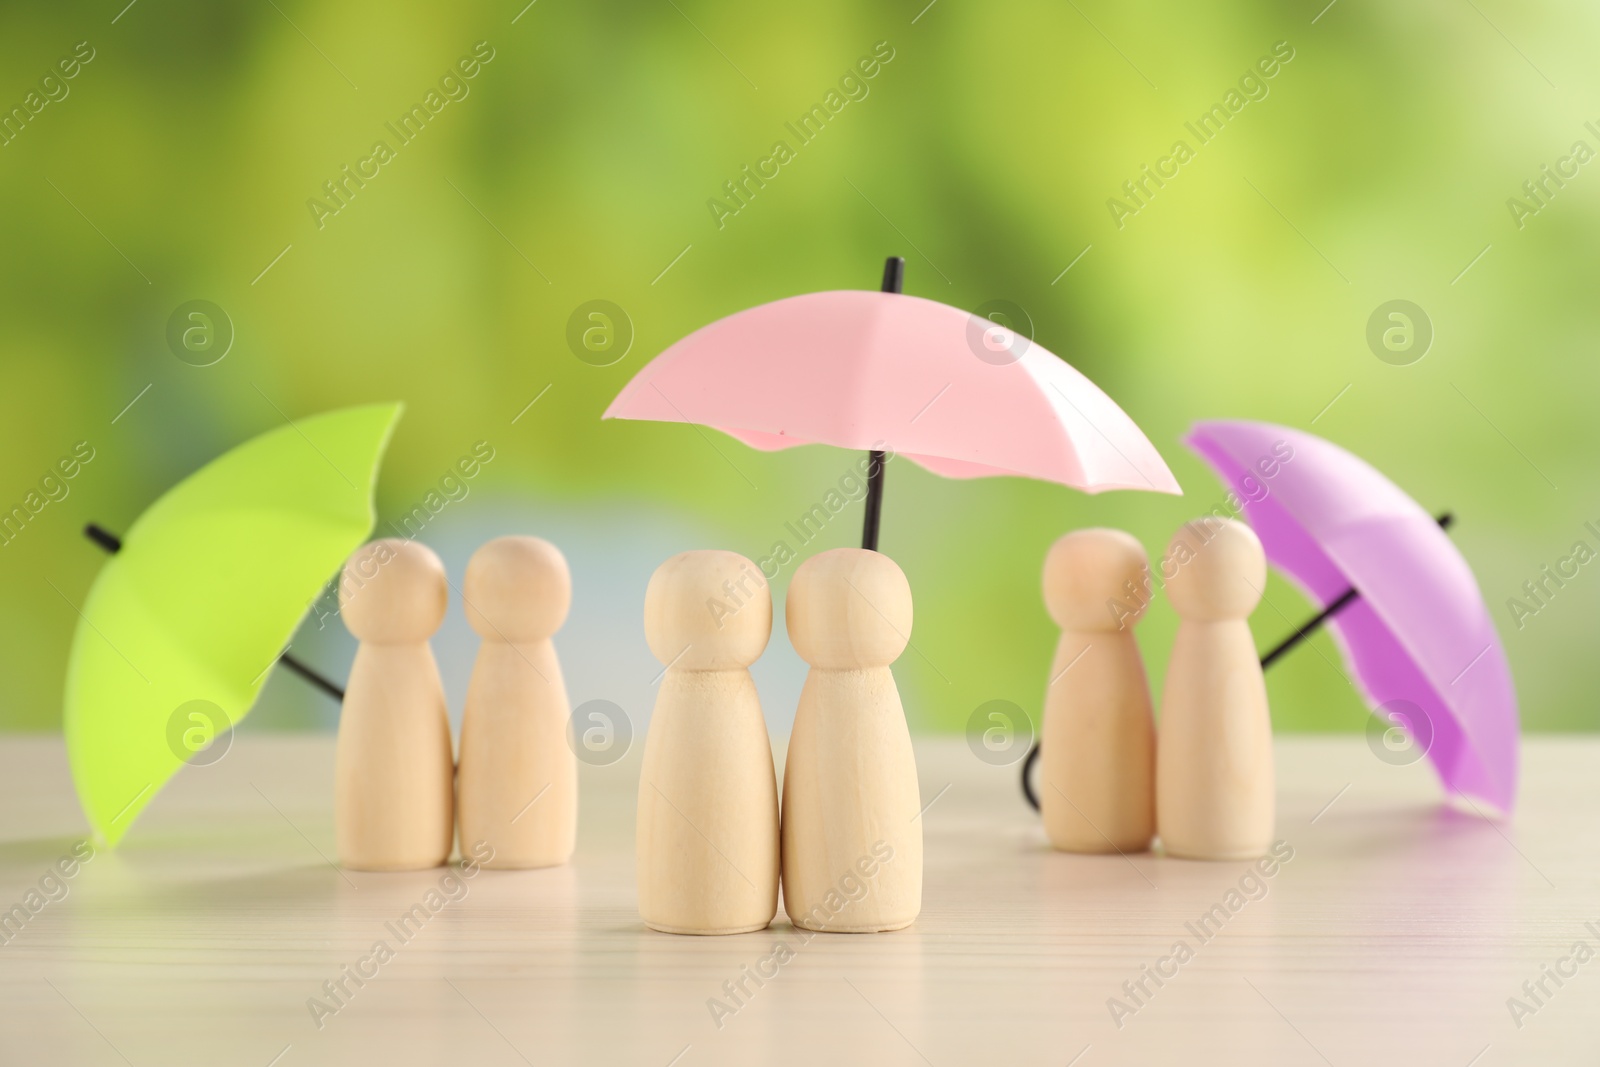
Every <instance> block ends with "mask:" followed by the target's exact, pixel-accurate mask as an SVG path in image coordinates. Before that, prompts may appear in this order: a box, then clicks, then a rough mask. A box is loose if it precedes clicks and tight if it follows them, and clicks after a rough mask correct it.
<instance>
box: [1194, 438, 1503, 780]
mask: <svg viewBox="0 0 1600 1067" xmlns="http://www.w3.org/2000/svg"><path fill="white" fill-rule="evenodd" d="M1184 443H1185V444H1187V445H1188V446H1189V447H1190V448H1192V449H1193V450H1194V451H1195V452H1196V453H1198V454H1199V455H1200V456H1201V458H1203V459H1204V460H1205V461H1206V462H1207V463H1209V464H1210V465H1211V467H1212V468H1213V469H1214V470H1216V472H1217V473H1218V474H1219V475H1220V476H1221V477H1222V479H1223V480H1224V481H1226V482H1227V483H1228V484H1229V485H1230V486H1232V488H1233V490H1234V492H1235V493H1237V494H1238V496H1239V499H1240V500H1241V501H1242V503H1243V507H1244V512H1245V515H1246V517H1247V518H1248V519H1249V520H1250V525H1251V526H1252V527H1253V528H1254V529H1255V532H1256V535H1257V536H1258V537H1260V538H1261V544H1262V546H1263V547H1264V548H1265V549H1266V552H1267V559H1268V561H1270V562H1271V563H1272V564H1273V565H1274V566H1276V567H1278V568H1280V569H1281V570H1283V571H1284V572H1285V573H1287V574H1288V575H1289V577H1290V578H1291V579H1292V580H1293V581H1294V582H1295V584H1296V585H1298V586H1299V587H1300V588H1301V589H1302V590H1303V591H1304V592H1305V593H1306V595H1307V596H1309V597H1310V598H1312V599H1313V600H1315V601H1317V602H1318V603H1319V604H1322V605H1323V606H1324V615H1323V616H1319V619H1318V620H1317V621H1320V620H1321V618H1323V617H1326V618H1327V620H1328V621H1329V622H1330V624H1331V625H1332V627H1333V631H1334V638H1335V640H1336V641H1337V642H1338V644H1339V645H1340V647H1341V649H1342V650H1343V652H1344V656H1345V659H1346V661H1347V662H1348V663H1349V664H1350V666H1351V667H1352V668H1353V669H1354V673H1355V676H1356V677H1355V684H1356V686H1357V688H1358V689H1359V690H1360V691H1361V693H1362V695H1363V696H1365V698H1366V699H1367V701H1368V702H1369V703H1370V704H1372V705H1373V706H1374V707H1376V708H1378V709H1379V710H1380V711H1382V712H1385V713H1386V715H1387V717H1388V719H1389V720H1390V721H1391V722H1392V723H1394V724H1395V725H1396V726H1398V727H1399V728H1400V729H1402V730H1404V731H1405V732H1406V734H1407V735H1408V736H1409V737H1410V738H1411V740H1412V742H1413V743H1415V744H1417V745H1419V746H1420V747H1422V748H1423V749H1424V750H1425V751H1426V752H1427V754H1428V758H1429V759H1430V760H1432V761H1433V765H1434V768H1435V769H1436V770H1437V771H1438V772H1439V777H1440V779H1441V781H1442V782H1443V784H1444V787H1445V788H1446V789H1447V790H1449V791H1450V792H1452V793H1460V794H1465V795H1467V796H1470V797H1478V798H1480V799H1483V800H1487V801H1489V802H1490V803H1492V804H1494V805H1495V806H1496V807H1498V808H1500V809H1501V810H1502V811H1510V810H1511V806H1512V804H1513V802H1514V799H1515V797H1516V791H1517V736H1518V734H1517V696H1516V691H1515V689H1514V688H1513V686H1512V683H1511V670H1510V668H1509V666H1508V665H1507V664H1506V657H1505V651H1504V650H1503V649H1502V648H1501V646H1500V638H1499V635H1498V634H1497V633H1496V632H1495V628H1494V623H1493V622H1492V621H1491V620H1490V618H1489V609H1488V607H1487V606H1486V605H1485V604H1484V602H1483V595H1482V593H1480V592H1479V590H1478V583H1477V581H1476V579H1474V578H1473V575H1472V570H1471V568H1469V567H1468V566H1467V561H1466V560H1465V559H1463V558H1462V556H1461V553H1460V552H1459V551H1458V550H1457V549H1456V547H1455V544H1454V543H1453V542H1451V540H1450V538H1449V536H1448V535H1447V534H1446V533H1445V532H1444V530H1443V529H1442V528H1441V525H1442V523H1441V522H1435V520H1434V519H1433V518H1432V517H1430V516H1429V515H1428V513H1427V512H1426V511H1424V510H1423V509H1422V507H1421V506H1420V505H1419V504H1417V502H1416V501H1414V500H1412V499H1411V498H1410V497H1409V496H1407V495H1406V494H1405V493H1404V492H1402V491H1401V490H1400V489H1399V487H1397V486H1396V485H1395V484H1394V483H1393V482H1391V481H1390V480H1389V479H1388V478H1386V477H1384V476H1383V475H1382V474H1380V473H1379V472H1378V471H1377V470H1375V469H1374V468H1373V467H1372V466H1371V465H1369V464H1368V463H1366V462H1365V461H1364V460H1361V459H1358V458H1357V457H1355V456H1354V455H1351V454H1350V453H1349V452H1346V451H1345V450H1344V449H1342V448H1339V447H1338V446H1337V445H1334V444H1331V443H1330V442H1328V441H1324V440H1323V439H1322V438H1320V437H1316V436H1313V435H1312V434H1308V433H1304V432H1302V431H1299V430H1291V429H1289V428H1287V427H1284V426H1274V425H1271V424H1270V423H1264V422H1202V423H1197V424H1196V425H1195V427H1194V429H1193V430H1192V431H1191V432H1190V434H1189V436H1188V438H1186V439H1185V442H1184ZM1284 446H1287V448H1288V449H1292V450H1293V451H1292V458H1290V459H1288V460H1287V461H1286V460H1284V459H1283V455H1284ZM1269 471H1270V472H1271V473H1270V475H1269V473H1268V472H1269ZM1302 629H1303V630H1304V629H1306V628H1302Z"/></svg>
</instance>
